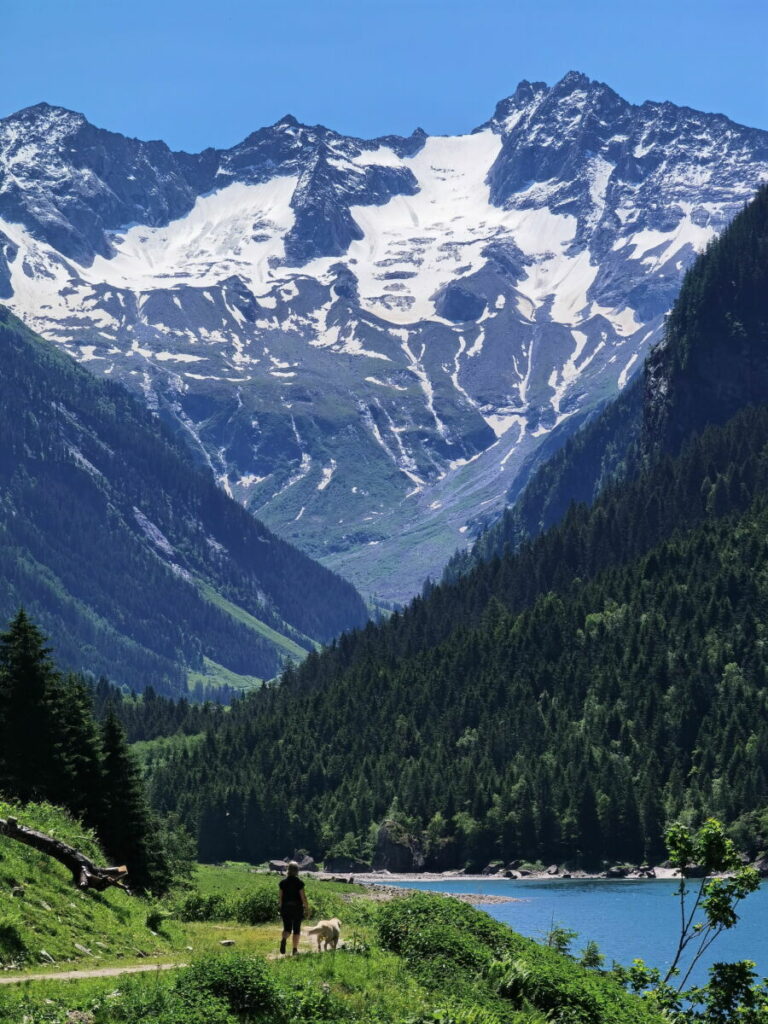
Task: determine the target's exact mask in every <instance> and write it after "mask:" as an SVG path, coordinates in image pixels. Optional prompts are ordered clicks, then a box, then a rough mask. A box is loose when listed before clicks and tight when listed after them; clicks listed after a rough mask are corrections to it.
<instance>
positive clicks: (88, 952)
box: [75, 942, 93, 956]
mask: <svg viewBox="0 0 768 1024" xmlns="http://www.w3.org/2000/svg"><path fill="white" fill-rule="evenodd" d="M75 949H77V950H79V951H80V952H81V953H85V955H86V956H93V953H92V952H91V950H90V949H88V947H87V946H83V945H81V944H80V943H79V942H76V943H75Z"/></svg>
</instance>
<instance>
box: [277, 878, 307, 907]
mask: <svg viewBox="0 0 768 1024" xmlns="http://www.w3.org/2000/svg"><path fill="white" fill-rule="evenodd" d="M280 888H281V889H282V890H283V906H285V904H286V903H301V890H302V889H303V888H304V883H303V882H302V880H301V879H300V878H297V877H296V875H288V877H287V878H284V879H283V880H282V881H281V882H280Z"/></svg>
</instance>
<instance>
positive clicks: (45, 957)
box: [40, 949, 56, 964]
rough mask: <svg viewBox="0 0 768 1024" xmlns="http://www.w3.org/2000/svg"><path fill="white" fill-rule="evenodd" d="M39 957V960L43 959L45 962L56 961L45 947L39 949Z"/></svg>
mask: <svg viewBox="0 0 768 1024" xmlns="http://www.w3.org/2000/svg"><path fill="white" fill-rule="evenodd" d="M40 959H41V960H45V962H46V963H47V964H55V963H56V961H55V960H54V959H53V957H52V956H51V954H50V953H49V952H48V950H47V949H41V950H40Z"/></svg>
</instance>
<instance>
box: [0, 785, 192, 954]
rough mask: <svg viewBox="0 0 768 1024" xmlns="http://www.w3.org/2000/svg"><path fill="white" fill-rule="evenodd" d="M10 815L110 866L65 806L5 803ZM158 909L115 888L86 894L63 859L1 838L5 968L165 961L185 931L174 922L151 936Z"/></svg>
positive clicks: (1, 806)
mask: <svg viewBox="0 0 768 1024" xmlns="http://www.w3.org/2000/svg"><path fill="white" fill-rule="evenodd" d="M8 815H13V816H15V817H18V819H19V821H20V822H21V823H22V824H24V825H30V826H32V827H34V828H37V829H39V830H40V831H41V832H45V833H47V834H48V835H53V836H55V837H56V838H58V839H61V840H63V841H64V842H66V843H69V844H70V845H71V846H74V847H76V848H77V849H79V850H81V851H82V852H83V853H85V854H86V855H87V856H89V857H91V858H92V859H93V860H95V861H96V862H97V863H99V864H104V863H107V861H106V859H105V857H104V855H103V854H102V853H101V851H100V850H99V848H98V845H97V843H96V841H95V839H94V837H93V835H92V833H90V832H88V831H85V830H84V829H83V828H82V826H80V825H79V824H78V823H77V822H75V821H73V820H72V819H71V818H70V817H69V816H68V815H67V814H66V813H65V812H64V811H62V810H60V809H59V808H55V807H51V806H50V805H49V804H28V805H27V806H26V807H23V808H17V807H15V806H14V805H12V804H8V803H5V802H2V801H0V817H2V818H6V817H8ZM152 909H153V904H152V903H150V902H149V901H146V900H143V899H139V898H138V897H136V896H130V895H129V894H128V893H126V892H123V891H121V890H120V889H116V888H113V889H107V890H105V891H104V892H103V893H97V892H93V891H88V892H81V891H80V890H78V889H77V888H75V886H74V885H73V884H72V876H71V874H70V872H69V871H68V870H67V869H66V868H65V867H64V866H63V865H62V864H59V863H58V861H55V860H53V859H52V858H51V857H49V856H47V855H46V854H44V853H40V852H38V851H36V850H33V849H31V848H30V847H28V846H23V845H22V844H21V843H19V842H17V841H16V840H13V839H9V838H7V837H4V836H0V967H2V968H6V969H8V968H17V969H27V970H31V969H35V970H41V969H45V970H52V969H55V968H56V967H59V966H60V967H61V968H62V969H67V967H68V966H71V964H73V963H77V962H80V961H87V962H88V965H89V966H91V967H100V966H106V965H108V964H113V963H119V962H121V961H122V962H127V961H129V960H138V959H143V958H144V957H145V956H146V955H150V956H151V955H160V956H163V955H166V954H168V953H169V952H170V951H172V950H173V949H177V948H179V947H181V946H182V945H183V929H182V928H181V926H180V925H178V924H176V923H175V922H169V923H168V924H167V925H163V927H162V928H161V930H160V931H159V932H158V933H157V934H153V932H152V930H151V929H150V928H149V926H148V924H147V917H148V915H149V914H150V912H151V911H152ZM78 947H83V948H78ZM87 951H90V952H87ZM51 961H53V963H52V962H51Z"/></svg>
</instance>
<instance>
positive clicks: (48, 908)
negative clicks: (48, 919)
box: [40, 900, 53, 910]
mask: <svg viewBox="0 0 768 1024" xmlns="http://www.w3.org/2000/svg"><path fill="white" fill-rule="evenodd" d="M40 906H41V907H42V908H43V910H53V907H52V906H50V905H49V904H48V903H46V902H45V900H40Z"/></svg>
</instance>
